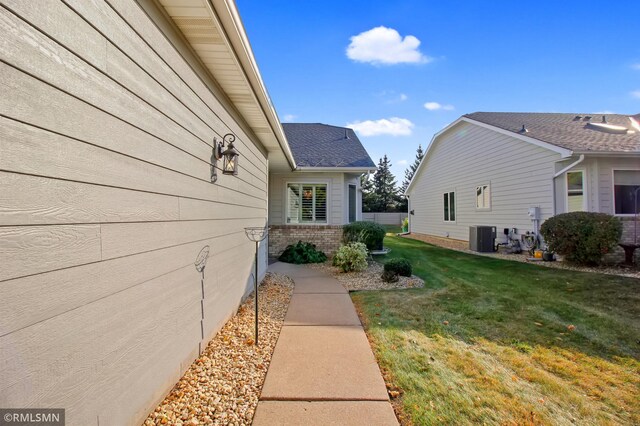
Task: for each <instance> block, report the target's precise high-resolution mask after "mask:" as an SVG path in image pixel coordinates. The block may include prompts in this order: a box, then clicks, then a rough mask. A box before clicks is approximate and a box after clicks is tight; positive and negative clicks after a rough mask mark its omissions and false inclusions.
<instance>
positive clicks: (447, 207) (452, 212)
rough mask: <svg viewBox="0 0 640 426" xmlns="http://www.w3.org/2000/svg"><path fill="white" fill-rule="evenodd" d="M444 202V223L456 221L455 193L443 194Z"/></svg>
mask: <svg viewBox="0 0 640 426" xmlns="http://www.w3.org/2000/svg"><path fill="white" fill-rule="evenodd" d="M443 201H444V221H445V222H455V221H456V193H455V192H453V191H452V192H445V193H444V195H443Z"/></svg>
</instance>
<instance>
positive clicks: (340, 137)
mask: <svg viewBox="0 0 640 426" xmlns="http://www.w3.org/2000/svg"><path fill="white" fill-rule="evenodd" d="M282 127H283V128H284V132H285V134H286V136H287V141H288V143H289V146H290V147H291V151H292V152H293V157H294V159H295V163H296V170H295V171H287V172H282V171H278V170H271V171H270V173H269V226H270V227H271V231H270V234H269V255H270V256H278V255H279V254H280V253H282V251H283V250H284V249H285V247H286V246H287V245H289V244H294V243H296V242H297V241H298V240H302V241H307V242H312V243H314V244H316V245H317V246H318V248H320V249H321V250H323V251H325V252H327V254H330V253H333V252H334V251H335V250H336V249H337V248H338V246H339V245H340V239H341V237H342V226H343V225H344V224H347V223H350V222H353V221H356V220H361V219H362V192H361V190H360V176H361V175H362V174H363V173H369V172H372V171H374V170H375V169H376V167H375V164H374V163H373V161H372V160H371V158H370V157H369V154H367V151H366V150H365V149H364V147H363V146H362V144H361V143H360V140H359V139H358V137H357V136H356V134H355V133H354V131H353V130H352V129H349V128H345V127H337V126H330V125H326V124H320V123H284V124H283V125H282Z"/></svg>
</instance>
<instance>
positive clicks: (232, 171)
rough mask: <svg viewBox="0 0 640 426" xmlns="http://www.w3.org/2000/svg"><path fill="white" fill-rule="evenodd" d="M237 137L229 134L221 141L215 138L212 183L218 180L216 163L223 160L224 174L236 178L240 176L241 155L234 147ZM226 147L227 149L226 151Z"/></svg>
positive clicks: (212, 158)
mask: <svg viewBox="0 0 640 426" xmlns="http://www.w3.org/2000/svg"><path fill="white" fill-rule="evenodd" d="M235 140H236V137H235V136H234V135H233V134H231V133H227V134H226V135H224V136H223V137H222V140H221V141H218V140H217V139H216V138H213V153H212V155H211V183H214V182H215V181H217V180H218V174H217V171H216V163H217V162H218V160H220V159H222V174H225V175H233V176H236V175H237V174H238V157H239V156H240V154H239V153H238V151H237V150H236V149H235V147H234V146H233V143H234V142H235ZM225 147H226V149H225Z"/></svg>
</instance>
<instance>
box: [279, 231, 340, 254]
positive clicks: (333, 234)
mask: <svg viewBox="0 0 640 426" xmlns="http://www.w3.org/2000/svg"><path fill="white" fill-rule="evenodd" d="M298 241H303V242H307V243H312V244H315V245H316V247H317V248H318V249H319V250H322V251H323V252H325V254H326V255H327V256H331V255H333V253H335V252H336V250H338V247H340V242H341V241H342V226H340V225H276V226H271V229H270V230H269V257H278V256H280V255H281V254H282V252H283V251H284V249H285V248H287V246H288V245H289V244H295V243H297V242H298Z"/></svg>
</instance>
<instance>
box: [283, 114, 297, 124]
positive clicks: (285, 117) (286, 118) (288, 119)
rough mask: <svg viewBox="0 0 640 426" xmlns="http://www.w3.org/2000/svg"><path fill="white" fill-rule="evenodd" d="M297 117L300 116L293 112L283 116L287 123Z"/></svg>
mask: <svg viewBox="0 0 640 426" xmlns="http://www.w3.org/2000/svg"><path fill="white" fill-rule="evenodd" d="M296 118H298V116H297V115H293V114H285V115H284V117H282V119H283V120H284V121H286V122H287V123H290V122H292V121H293V120H295V119H296Z"/></svg>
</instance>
